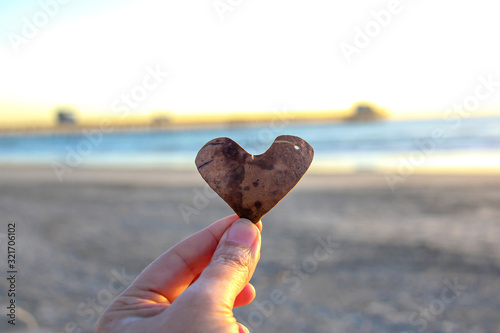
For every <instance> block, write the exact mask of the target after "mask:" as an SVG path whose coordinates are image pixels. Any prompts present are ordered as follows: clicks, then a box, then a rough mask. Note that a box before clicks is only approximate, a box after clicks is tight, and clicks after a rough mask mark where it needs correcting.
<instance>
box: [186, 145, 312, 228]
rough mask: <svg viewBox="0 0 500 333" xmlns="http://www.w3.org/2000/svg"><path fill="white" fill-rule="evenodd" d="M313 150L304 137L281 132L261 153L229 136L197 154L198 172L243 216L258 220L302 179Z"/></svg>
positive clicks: (207, 146) (255, 221)
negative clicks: (249, 149) (245, 147)
mask: <svg viewBox="0 0 500 333" xmlns="http://www.w3.org/2000/svg"><path fill="white" fill-rule="evenodd" d="M313 156H314V150H313V148H312V147H311V145H309V144H308V143H307V142H306V141H304V140H303V139H301V138H299V137H296V136H291V135H282V136H279V137H277V138H276V140H275V141H274V142H273V144H272V146H271V147H270V148H269V149H268V150H267V151H266V152H265V153H264V154H261V155H256V156H254V155H251V154H249V153H248V152H247V151H246V150H244V149H243V148H241V146H240V145H238V144H237V143H236V142H234V141H233V140H231V139H229V138H217V139H213V140H212V141H210V142H208V143H207V144H205V145H204V146H203V148H201V149H200V151H199V152H198V155H197V156H196V161H195V162H196V166H197V167H198V171H199V173H200V174H201V176H202V177H203V179H205V181H206V182H207V183H208V185H210V187H211V188H212V189H213V190H214V191H215V192H216V193H217V194H219V196H220V197H221V198H222V199H224V201H225V202H227V203H228V205H229V206H230V207H231V208H232V209H233V210H234V212H235V213H236V214H237V215H238V216H239V217H241V218H247V219H249V220H250V221H252V222H253V223H257V222H258V221H259V220H260V219H261V217H262V216H264V215H265V214H266V213H267V212H269V211H270V210H271V209H272V208H273V207H274V206H275V205H276V204H277V203H278V202H279V201H280V200H281V199H283V198H284V197H285V196H286V195H287V194H288V192H290V191H291V190H292V188H293V187H294V186H295V185H296V184H297V183H298V182H299V180H300V179H301V178H302V176H303V175H304V174H305V173H306V171H307V169H308V168H309V166H310V165H311V162H312V160H313Z"/></svg>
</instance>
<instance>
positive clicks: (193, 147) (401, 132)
mask: <svg viewBox="0 0 500 333" xmlns="http://www.w3.org/2000/svg"><path fill="white" fill-rule="evenodd" d="M282 134H288V135H296V136H300V137H302V138H303V139H305V140H306V141H308V142H309V143H310V144H311V145H312V146H313V148H314V150H315V160H314V162H313V165H312V168H313V169H314V170H316V171H321V172H356V171H358V172H359V171H380V170H388V169H389V170H399V171H400V172H403V171H404V170H406V171H405V172H411V170H425V169H429V170H431V169H432V170H439V169H446V170H450V169H452V170H453V169H456V170H461V171H464V170H485V171H496V170H498V171H500V117H481V118H479V117H478V118H464V119H462V118H454V119H430V120H412V121H376V122H357V123H356V122H354V123H349V122H344V123H321V124H298V123H295V122H288V121H286V120H279V119H278V120H276V121H273V122H270V123H268V124H264V125H259V126H251V127H248V126H242V127H235V126H231V127H227V128H218V129H201V130H200V129H198V130H194V129H193V130H172V131H143V132H112V133H108V134H104V133H102V132H100V131H98V130H94V131H92V132H87V133H86V134H85V133H83V132H79V133H75V134H71V135H69V134H65V135H25V136H20V135H17V136H3V137H0V164H18V163H21V164H38V165H40V164H42V165H57V164H59V165H65V166H68V167H85V166H95V167H134V168H137V167H143V168H151V167H159V168H167V169H168V168H175V169H193V168H194V159H195V157H196V153H197V152H198V150H199V149H200V148H201V147H202V146H203V145H204V144H205V143H206V142H208V141H210V140H211V139H213V138H216V137H230V138H232V139H233V140H235V141H236V142H238V143H239V144H240V145H241V146H242V147H243V148H245V149H246V150H248V152H249V153H251V154H261V153H263V152H265V151H266V150H267V148H269V146H270V145H271V144H272V142H273V141H274V139H275V138H276V137H277V136H279V135H282Z"/></svg>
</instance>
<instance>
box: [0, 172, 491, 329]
mask: <svg viewBox="0 0 500 333" xmlns="http://www.w3.org/2000/svg"><path fill="white" fill-rule="evenodd" d="M499 202H500V179H499V177H498V176H496V177H495V176H471V175H468V176H430V175H428V176H422V175H414V176H410V177H408V178H407V179H406V180H405V182H403V183H401V184H399V185H398V187H396V189H395V191H392V190H391V189H390V188H389V186H388V185H387V183H386V181H385V179H384V177H383V176H382V175H377V174H358V175H313V174H307V175H306V176H305V177H304V179H303V180H302V181H301V182H300V183H299V185H298V186H297V187H296V188H295V189H294V190H293V191H292V192H291V193H290V194H289V196H287V197H286V198H285V199H284V200H283V201H281V202H280V203H279V204H278V206H276V207H275V208H274V209H273V210H272V211H271V212H270V213H269V214H268V215H266V216H265V217H264V219H263V224H264V230H263V234H262V237H263V246H262V258H261V261H260V263H259V265H258V267H257V271H256V273H255V275H254V277H253V280H252V283H253V284H254V285H255V288H256V290H257V298H256V300H255V301H254V302H253V303H252V304H250V305H248V306H246V307H243V308H240V309H237V310H236V315H237V317H238V318H239V319H240V320H241V321H242V322H244V323H245V324H246V325H247V326H248V327H249V328H250V329H251V331H252V332H398V333H399V332H404V331H406V332H475V333H480V332H485V333H486V332H498V331H500V317H499V316H498V311H499V309H500V283H499V281H500V205H499ZM0 213H1V221H2V224H1V226H0V227H1V230H0V233H3V234H5V233H6V232H7V223H9V222H10V223H11V222H15V223H16V234H17V244H16V250H17V266H18V277H17V291H18V293H17V296H16V302H17V304H18V312H17V314H18V325H16V327H15V329H13V327H12V326H11V325H8V324H7V318H6V317H5V315H2V319H1V320H0V331H2V332H21V331H25V330H26V329H27V325H28V324H29V326H30V327H31V328H38V329H39V330H40V331H44V332H45V331H47V332H91V331H92V327H93V325H94V323H95V321H96V320H97V317H98V316H99V315H100V313H101V312H102V310H103V308H104V306H105V305H107V304H108V303H109V301H110V299H111V298H113V297H115V296H116V295H117V294H118V293H119V292H120V291H121V290H123V288H124V286H125V285H127V284H128V283H130V281H131V280H132V278H133V277H135V276H136V275H137V274H138V273H139V272H140V271H141V270H142V269H143V268H144V267H145V266H146V265H147V264H148V263H149V262H151V261H152V260H153V259H155V258H156V257H157V256H158V255H160V254H161V253H162V252H163V251H165V250H166V249H168V248H169V247H171V246H173V245H174V244H176V243H177V242H179V241H180V240H182V239H183V238H185V237H187V236H189V235H190V234H192V233H194V232H196V231H198V230H200V229H201V228H203V227H205V226H207V225H208V224H210V223H211V222H212V221H214V220H216V219H218V218H221V217H224V216H226V215H229V214H231V213H232V211H231V210H230V209H229V207H228V206H227V205H226V204H225V203H224V202H223V201H222V200H221V199H219V198H217V197H213V195H212V193H211V192H209V191H206V187H205V185H204V183H203V181H202V179H201V177H199V175H197V174H196V171H172V170H170V171H169V170H133V169H130V170H109V169H108V170H106V169H100V170H99V169H81V170H74V171H73V173H71V174H67V175H66V176H65V178H64V181H63V182H59V181H58V180H57V178H56V177H55V175H54V173H53V172H52V170H50V169H47V168H42V167H17V166H4V167H1V168H0ZM1 237H2V235H1V234H0V242H1V243H0V246H2V253H5V251H4V250H5V248H4V247H5V246H6V243H5V242H6V239H5V237H3V238H1ZM0 265H1V266H0V267H1V270H2V272H3V274H5V270H6V266H5V265H6V259H5V255H2V259H1V261H0ZM0 289H1V296H0V297H1V298H0V303H1V304H2V308H4V306H5V304H6V301H7V297H6V290H7V289H8V284H7V281H6V279H4V278H2V279H1V280H0ZM4 309H5V308H4ZM4 311H5V310H4Z"/></svg>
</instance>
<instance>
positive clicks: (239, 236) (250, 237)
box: [227, 219, 259, 247]
mask: <svg viewBox="0 0 500 333" xmlns="http://www.w3.org/2000/svg"><path fill="white" fill-rule="evenodd" d="M258 232H259V231H258V230H257V227H256V226H254V225H253V223H252V222H250V221H249V220H247V219H239V220H237V221H236V222H234V223H233V225H232V226H231V228H230V229H229V234H228V235H227V240H228V241H230V242H234V243H237V244H240V245H244V246H248V247H251V246H252V245H253V243H254V242H255V238H257V233H258Z"/></svg>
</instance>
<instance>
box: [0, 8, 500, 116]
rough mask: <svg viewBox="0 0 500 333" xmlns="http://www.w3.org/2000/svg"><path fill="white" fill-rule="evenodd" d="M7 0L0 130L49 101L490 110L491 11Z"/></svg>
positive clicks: (494, 24) (87, 112)
mask: <svg viewBox="0 0 500 333" xmlns="http://www.w3.org/2000/svg"><path fill="white" fill-rule="evenodd" d="M223 2H224V1H223ZM20 3H28V4H29V6H28V5H26V6H24V7H23V6H20V5H19V7H18V8H8V9H9V10H7V9H5V8H4V9H5V10H4V11H3V12H4V14H3V15H4V16H5V17H7V15H8V20H4V21H3V23H2V24H0V28H2V29H0V31H2V33H1V34H2V35H3V36H2V41H3V42H2V43H0V60H1V61H0V73H1V75H0V119H1V120H0V125H1V124H2V123H4V124H6V123H13V122H16V123H18V122H30V121H36V120H38V121H47V120H48V119H49V120H50V121H52V120H53V110H54V108H56V107H57V106H61V105H70V106H74V107H75V108H76V109H78V110H79V113H80V114H81V115H82V116H83V117H85V116H91V115H100V116H111V115H113V114H117V113H118V114H120V113H122V114H123V113H127V114H128V115H129V117H130V119H132V118H133V117H135V116H140V115H146V114H150V113H151V112H153V111H157V110H170V111H171V112H173V113H174V114H178V115H185V114H193V113H196V114H199V113H210V112H218V113H224V112H259V111H272V110H275V109H286V110H346V109H349V108H350V107H351V106H352V104H353V103H356V102H357V101H360V100H368V101H371V102H373V103H375V104H377V105H379V106H380V107H382V108H384V109H386V110H388V111H389V112H390V113H391V114H393V115H395V116H396V117H408V116H412V117H413V116H415V115H420V116H427V115H431V116H436V117H439V116H441V115H442V114H443V113H444V112H446V110H448V109H450V108H454V107H455V108H456V107H458V108H460V106H464V105H465V104H467V103H469V104H468V105H469V107H468V110H466V111H467V112H468V113H469V114H470V115H476V114H481V113H485V112H486V113H492V112H496V111H497V110H500V93H499V92H500V87H499V86H498V85H499V84H498V83H497V82H500V70H499V66H498V59H500V48H498V47H497V45H496V44H497V43H496V40H497V36H496V32H497V31H500V21H499V20H498V19H497V13H498V11H497V10H496V5H495V3H494V2H492V1H486V0H479V1H475V2H471V1H452V0H443V1H439V2H432V1H425V0H422V1H409V0H405V1H403V0H401V1H356V2H348V1H344V2H333V1H328V0H322V1H315V2H313V3H309V2H304V1H290V0H289V1H285V0H279V1H272V2H262V1H261V2H259V1H241V2H238V3H237V2H227V3H231V4H232V5H228V6H229V7H227V6H226V7H214V6H213V3H215V2H211V1H208V2H207V1H201V0H195V1H189V2H180V1H160V0H145V1H132V0H130V1H127V2H126V3H124V4H120V5H119V4H118V2H117V3H116V4H115V2H113V4H112V5H111V4H108V5H107V6H106V7H105V8H103V7H102V6H100V5H99V3H98V2H96V1H89V2H88V3H85V4H81V3H80V4H77V3H73V2H69V3H68V4H66V5H60V7H59V8H56V9H54V8H53V9H52V12H50V10H48V9H44V8H42V7H40V5H39V4H38V3H37V2H36V1H20ZM1 6H5V5H0V12H1V11H2V8H1ZM11 6H13V5H11ZM44 13H45V17H46V18H47V20H46V21H44V20H43V18H44ZM451 13H452V15H451ZM49 14H50V15H49ZM1 15H2V14H0V16H1ZM0 19H2V17H0ZM37 20H38V21H37ZM0 21H1V20H0ZM29 24H33V25H34V26H35V28H34V29H32V30H30V27H29ZM485 80H486V81H488V80H489V82H490V85H489V86H485V85H484V82H483V81H485ZM497 90H498V91H497ZM478 92H479V93H480V95H479V96H480V97H481V98H479V97H477V96H476V95H477V93H478ZM474 98H476V100H477V101H476V100H474ZM476 102H477V103H476ZM457 105H458V106H457Z"/></svg>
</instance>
